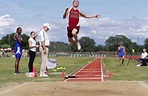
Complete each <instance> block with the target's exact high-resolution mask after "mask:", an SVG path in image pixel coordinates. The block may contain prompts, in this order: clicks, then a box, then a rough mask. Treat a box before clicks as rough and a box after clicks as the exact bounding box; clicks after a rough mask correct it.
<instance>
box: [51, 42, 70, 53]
mask: <svg viewBox="0 0 148 96" xmlns="http://www.w3.org/2000/svg"><path fill="white" fill-rule="evenodd" d="M49 51H50V52H70V51H71V46H70V44H67V43H64V42H50V47H49Z"/></svg>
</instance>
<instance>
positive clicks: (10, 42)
mask: <svg viewBox="0 0 148 96" xmlns="http://www.w3.org/2000/svg"><path fill="white" fill-rule="evenodd" d="M14 34H15V33H12V34H7V35H6V36H3V37H2V39H1V40H0V45H1V47H2V46H5V45H7V47H10V48H12V49H13V48H14V45H15V42H14ZM22 38H23V49H28V39H29V36H28V35H26V34H22Z"/></svg>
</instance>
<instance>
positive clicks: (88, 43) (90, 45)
mask: <svg viewBox="0 0 148 96" xmlns="http://www.w3.org/2000/svg"><path fill="white" fill-rule="evenodd" d="M79 42H80V44H81V47H82V49H83V50H82V51H83V52H94V50H95V44H96V43H95V41H94V40H93V39H91V38H89V37H81V38H80V40H79Z"/></svg>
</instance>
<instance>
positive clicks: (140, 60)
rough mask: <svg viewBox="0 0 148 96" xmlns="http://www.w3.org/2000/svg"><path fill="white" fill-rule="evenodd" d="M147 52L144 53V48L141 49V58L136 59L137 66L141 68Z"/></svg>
mask: <svg viewBox="0 0 148 96" xmlns="http://www.w3.org/2000/svg"><path fill="white" fill-rule="evenodd" d="M147 56H148V54H147V52H146V49H145V48H144V49H143V52H142V53H141V58H138V64H137V66H141V65H142V61H144V60H146V59H147Z"/></svg>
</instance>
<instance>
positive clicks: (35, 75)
mask: <svg viewBox="0 0 148 96" xmlns="http://www.w3.org/2000/svg"><path fill="white" fill-rule="evenodd" d="M33 73H34V77H37V72H36V68H33Z"/></svg>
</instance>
